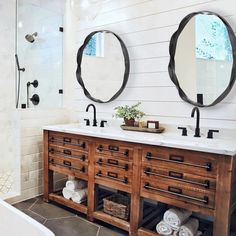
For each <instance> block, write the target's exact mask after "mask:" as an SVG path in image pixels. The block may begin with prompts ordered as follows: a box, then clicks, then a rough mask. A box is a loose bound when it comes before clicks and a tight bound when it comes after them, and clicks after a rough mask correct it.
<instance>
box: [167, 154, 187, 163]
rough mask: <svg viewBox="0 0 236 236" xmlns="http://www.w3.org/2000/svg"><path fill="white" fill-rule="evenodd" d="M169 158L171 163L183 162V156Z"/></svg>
mask: <svg viewBox="0 0 236 236" xmlns="http://www.w3.org/2000/svg"><path fill="white" fill-rule="evenodd" d="M169 158H170V160H171V161H176V162H184V157H183V156H173V155H170V157H169Z"/></svg>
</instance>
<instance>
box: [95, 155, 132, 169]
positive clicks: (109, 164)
mask: <svg viewBox="0 0 236 236" xmlns="http://www.w3.org/2000/svg"><path fill="white" fill-rule="evenodd" d="M97 164H99V165H104V166H114V167H117V168H121V169H123V170H126V171H127V170H128V169H129V165H128V164H125V165H119V162H118V161H117V160H113V159H108V160H107V162H103V160H102V158H99V159H98V161H97Z"/></svg>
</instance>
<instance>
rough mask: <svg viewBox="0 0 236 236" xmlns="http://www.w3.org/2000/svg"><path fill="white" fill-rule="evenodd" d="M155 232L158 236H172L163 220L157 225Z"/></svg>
mask: <svg viewBox="0 0 236 236" xmlns="http://www.w3.org/2000/svg"><path fill="white" fill-rule="evenodd" d="M156 231H157V233H158V234H160V235H172V233H173V230H172V228H171V227H170V225H168V224H167V223H166V222H164V221H163V220H162V221H161V222H160V223H158V224H157V226H156Z"/></svg>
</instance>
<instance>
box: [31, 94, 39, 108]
mask: <svg viewBox="0 0 236 236" xmlns="http://www.w3.org/2000/svg"><path fill="white" fill-rule="evenodd" d="M30 101H31V102H32V103H33V104H34V105H35V106H36V105H38V104H39V101H40V98H39V95H38V94H34V95H33V96H32V98H30Z"/></svg>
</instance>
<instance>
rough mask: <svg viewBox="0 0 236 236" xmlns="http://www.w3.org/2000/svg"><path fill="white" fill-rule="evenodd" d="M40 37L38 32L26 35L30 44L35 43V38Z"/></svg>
mask: <svg viewBox="0 0 236 236" xmlns="http://www.w3.org/2000/svg"><path fill="white" fill-rule="evenodd" d="M37 36H38V33H37V32H34V33H33V34H27V35H25V39H26V40H27V41H28V42H29V43H33V42H34V40H35V37H37Z"/></svg>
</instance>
